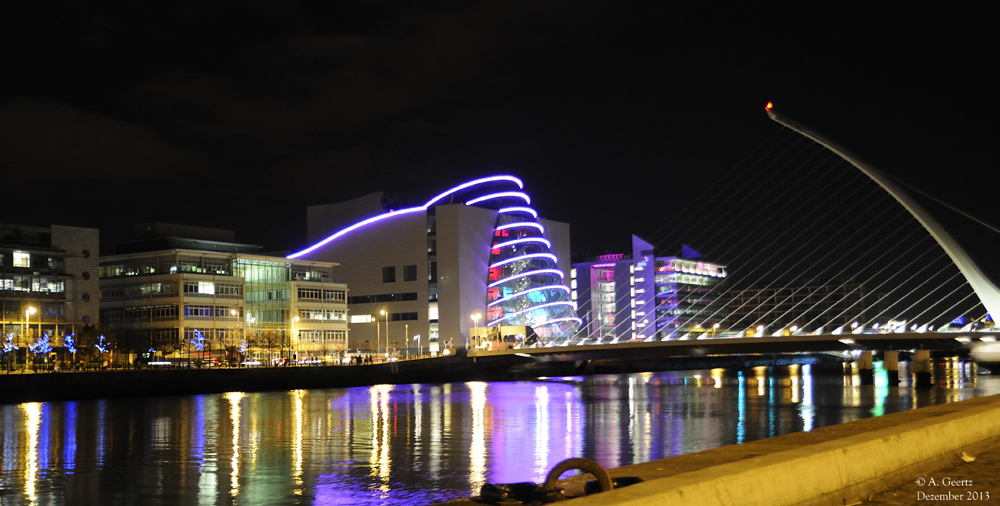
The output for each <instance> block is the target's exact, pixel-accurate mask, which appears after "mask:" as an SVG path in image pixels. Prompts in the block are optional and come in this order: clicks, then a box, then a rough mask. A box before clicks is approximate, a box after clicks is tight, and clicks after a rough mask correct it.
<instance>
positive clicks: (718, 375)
mask: <svg viewBox="0 0 1000 506" xmlns="http://www.w3.org/2000/svg"><path fill="white" fill-rule="evenodd" d="M723 371H725V369H722V368H719V367H717V368H715V369H712V371H711V373H712V381H714V382H715V388H722V372H723Z"/></svg>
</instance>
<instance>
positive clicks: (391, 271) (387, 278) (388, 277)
mask: <svg viewBox="0 0 1000 506" xmlns="http://www.w3.org/2000/svg"><path fill="white" fill-rule="evenodd" d="M382 282H383V283H395V282H396V266H395V265H394V266H392V267H383V268H382Z"/></svg>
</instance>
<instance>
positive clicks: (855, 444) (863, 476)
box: [445, 395, 1000, 506]
mask: <svg viewBox="0 0 1000 506" xmlns="http://www.w3.org/2000/svg"><path fill="white" fill-rule="evenodd" d="M998 449H1000V395H994V396H988V397H980V398H976V399H970V400H967V401H962V402H955V403H949V404H941V405H937V406H931V407H927V408H920V409H916V410H911V411H906V412H902V413H895V414H890V415H886V416H881V417H877V418H867V419H864V420H858V421H854V422H850V423H844V424H839V425H833V426H829V427H823V428H819V429H816V430H813V431H810V432H798V433H795V434H788V435H785V436H780V437H775V438H771V439H765V440H760V441H754V442H750V443H745V444H741V445H732V446H726V447H722V448H716V449H713V450H708V451H704V452H699V453H693V454H688V455H681V456H677V457H671V458H667V459H661V460H655V461H652V462H647V463H643V464H635V465H631V466H625V467H621V468H616V469H611V470H609V471H608V474H609V475H610V476H611V477H612V478H615V477H625V476H635V477H639V478H642V479H643V480H644V482H643V483H638V484H636V485H632V486H629V487H624V488H620V489H615V490H612V491H608V492H602V493H599V494H594V495H590V496H582V494H583V485H584V483H585V482H586V480H588V479H593V477H592V476H590V475H581V476H575V477H572V478H569V479H567V480H563V481H561V482H560V486H561V487H563V489H564V490H565V491H566V494H567V496H571V497H574V498H573V499H570V504H574V505H579V506H587V505H635V506H640V505H641V506H656V505H668V504H669V505H671V506H677V505H699V506H703V505H771V506H774V505H833V504H836V505H861V504H869V503H870V504H883V505H889V504H927V503H928V502H932V503H937V504H951V503H953V502H958V501H961V502H963V503H965V502H979V503H986V504H989V503H990V501H994V502H996V501H1000V485H998V482H1000V478H998V477H1000V455H998ZM963 452H964V454H965V456H967V457H973V458H974V459H975V460H971V461H969V462H966V461H964V460H962V459H961V456H962V455H963ZM946 478H947V480H946ZM932 479H933V481H932ZM920 493H922V494H923V495H920ZM949 494H950V495H949ZM959 496H961V497H962V498H961V499H957V497H959ZM445 504H448V505H449V506H459V505H466V504H481V501H479V500H478V498H472V499H460V500H455V501H450V502H448V503H445ZM503 504H507V503H503ZM509 504H515V503H509Z"/></svg>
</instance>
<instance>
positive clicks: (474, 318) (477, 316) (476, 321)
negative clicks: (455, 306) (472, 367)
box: [465, 313, 483, 348]
mask: <svg viewBox="0 0 1000 506" xmlns="http://www.w3.org/2000/svg"><path fill="white" fill-rule="evenodd" d="M482 317H483V315H482V314H480V313H476V314H474V315H472V321H473V322H474V328H475V329H476V331H475V335H476V338H478V337H479V319H480V318H482ZM465 347H466V348H468V347H469V345H468V344H466V345H465Z"/></svg>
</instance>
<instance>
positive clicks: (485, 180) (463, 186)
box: [285, 176, 538, 260]
mask: <svg viewBox="0 0 1000 506" xmlns="http://www.w3.org/2000/svg"><path fill="white" fill-rule="evenodd" d="M498 181H511V182H513V183H515V184H517V186H518V187H519V188H524V183H523V182H521V180H520V179H518V178H516V177H514V176H492V177H484V178H482V179H476V180H473V181H469V182H468V183H465V184H461V185H458V186H456V187H454V188H452V189H450V190H448V191H446V192H444V193H442V194H440V195H438V196H437V197H434V198H432V199H431V200H429V201H428V202H427V203H426V204H424V205H423V206H422V207H410V208H406V209H400V210H398V211H389V212H388V213H385V214H380V215H378V216H375V217H372V218H368V219H367V220H363V221H359V222H358V223H355V224H354V225H351V226H349V227H347V228H345V229H342V230H340V231H338V232H336V233H334V234H333V235H331V236H330V237H327V238H326V239H323V240H322V241H320V242H318V243H316V244H314V245H312V246H310V247H308V248H306V249H304V250H302V251H299V252H298V253H292V254H291V255H288V256H287V257H285V258H288V259H290V260H291V259H295V258H298V257H300V256H302V255H305V254H307V253H310V252H312V251H315V250H316V248H319V247H320V246H323V245H325V244H329V243H330V241H333V240H334V239H336V238H338V237H341V236H343V235H344V234H346V233H348V232H351V231H352V230H357V229H358V228H361V227H363V226H365V225H368V224H369V223H375V222H377V221H381V220H384V219H386V218H389V217H392V216H398V215H400V214H407V213H413V212H417V211H426V210H427V208H429V207H430V206H432V205H434V203H435V202H437V201H439V200H441V199H443V198H445V197H447V196H448V195H451V194H452V193H455V192H458V191H461V190H464V189H466V188H469V187H472V186H476V185H478V184H484V183H495V182H498ZM511 209H528V211H530V212H531V213H532V214H533V215H534V216H535V218H537V217H538V213H536V212H535V211H534V210H531V209H529V208H526V207H525V208H511ZM500 212H503V210H501V211H500Z"/></svg>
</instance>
